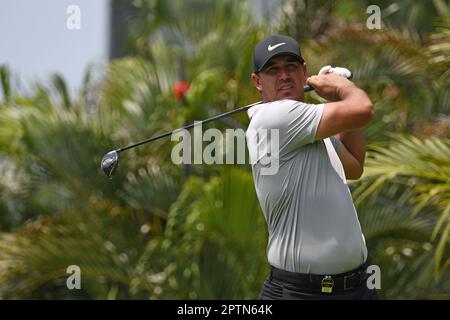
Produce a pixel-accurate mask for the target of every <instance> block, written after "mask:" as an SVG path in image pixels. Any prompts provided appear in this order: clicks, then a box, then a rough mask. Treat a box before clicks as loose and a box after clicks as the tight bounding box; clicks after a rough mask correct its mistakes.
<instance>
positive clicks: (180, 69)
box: [0, 0, 450, 299]
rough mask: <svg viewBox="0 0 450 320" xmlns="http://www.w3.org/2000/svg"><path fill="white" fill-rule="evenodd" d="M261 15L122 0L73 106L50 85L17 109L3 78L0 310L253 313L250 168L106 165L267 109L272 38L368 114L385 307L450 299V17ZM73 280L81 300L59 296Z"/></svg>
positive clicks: (4, 70)
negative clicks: (262, 81)
mask: <svg viewBox="0 0 450 320" xmlns="http://www.w3.org/2000/svg"><path fill="white" fill-rule="evenodd" d="M254 3H255V1H251V2H246V1H232V0H216V1H205V0H202V1H200V0H186V1H181V0H170V1H162V0H135V1H129V2H124V1H112V2H111V5H112V6H113V12H115V14H117V16H118V17H125V18H122V19H121V20H120V21H121V24H118V25H116V26H115V30H116V31H117V32H118V33H120V37H121V39H123V41H122V42H118V43H119V44H121V45H118V44H117V43H116V44H115V45H117V48H116V49H115V50H116V51H115V53H114V55H115V59H112V60H111V61H110V63H109V64H108V65H107V66H106V67H100V66H93V67H90V68H88V69H87V70H86V73H85V78H84V82H83V86H82V88H81V89H80V90H79V92H78V93H77V94H73V93H71V92H70V90H68V89H67V85H66V82H65V80H64V79H63V78H62V77H61V76H60V75H57V74H55V75H54V76H53V78H52V80H51V81H48V82H40V83H35V85H34V89H33V90H32V91H31V92H28V93H26V94H25V93H23V92H20V91H18V90H16V89H14V87H13V86H12V84H11V76H10V74H11V70H10V69H9V68H8V67H7V66H6V65H3V66H1V68H0V76H1V89H2V91H3V100H2V101H1V102H0V230H1V232H0V298H2V299H17V298H26V299H256V298H257V297H258V293H259V290H260V288H261V286H262V283H263V281H264V279H265V277H266V275H267V271H268V265H267V261H266V256H265V250H266V244H267V238H266V237H267V234H266V226H265V221H264V217H263V215H262V213H261V209H260V207H259V204H258V201H257V198H256V194H255V191H254V186H253V180H252V176H251V168H250V165H248V164H247V165H206V164H202V165H190V166H178V165H174V164H173V163H172V161H171V159H170V155H171V150H172V147H173V146H174V144H175V143H174V142H171V141H170V139H169V138H166V139H163V140H158V141H156V142H154V143H151V144H149V145H144V146H141V147H140V148H136V149H133V150H130V151H128V152H126V153H123V154H121V157H120V165H119V169H118V171H117V173H116V175H115V176H114V178H113V179H112V180H109V179H107V178H106V177H105V176H104V175H103V174H102V173H101V171H100V160H101V158H102V156H103V155H104V154H105V153H106V152H107V151H110V150H113V149H116V148H118V147H121V146H125V145H128V144H129V143H131V142H136V141H139V140H142V139H144V138H146V137H150V136H153V135H156V134H159V133H162V132H166V131H170V130H172V129H174V128H177V127H180V126H182V125H184V124H186V123H190V122H192V121H194V120H201V119H204V118H206V117H208V116H212V115H214V114H218V113H221V112H225V111H228V110H232V109H235V108H237V107H240V106H244V105H247V104H250V103H253V102H255V101H258V100H259V99H260V97H259V95H258V94H257V92H256V90H255V89H254V88H253V86H252V84H251V82H250V74H251V71H252V50H253V47H254V45H255V44H256V43H257V42H258V41H259V40H261V39H262V38H264V37H266V36H268V35H270V34H275V33H279V34H287V35H290V36H292V37H294V38H295V39H297V40H298V41H299V42H300V44H301V47H302V54H303V56H304V58H305V60H306V61H307V63H308V69H309V72H310V74H315V73H317V72H318V70H319V69H320V68H321V67H322V66H324V65H327V64H331V65H333V66H342V67H347V68H349V69H350V70H352V71H353V74H354V78H353V80H354V81H355V82H356V83H357V84H358V85H359V86H360V87H362V88H363V89H364V90H366V92H367V93H368V94H369V96H370V97H371V99H372V101H373V103H374V108H375V111H376V116H375V119H374V120H373V121H372V122H371V124H370V125H369V126H368V127H367V128H366V137H367V143H368V154H367V158H366V167H365V173H364V176H363V177H362V178H361V179H360V180H358V181H356V182H352V183H351V184H350V188H351V190H352V194H353V197H354V200H355V204H356V206H357V211H358V215H359V219H360V222H361V226H362V229H363V232H364V235H365V239H366V242H367V246H368V249H369V255H370V260H371V263H372V264H376V265H378V266H380V269H381V290H380V291H379V295H380V297H381V298H384V299H449V298H450V273H449V265H450V258H449V257H450V255H449V246H448V244H449V241H450V235H449V232H450V140H449V137H450V135H449V133H450V116H449V111H450V81H449V80H450V71H449V66H450V23H449V22H450V7H449V2H448V1H445V0H434V1H412V0H402V1H351V0H350V1H306V0H304V1H293V0H284V1H283V0H281V1H279V2H278V4H277V5H276V6H274V7H273V8H271V10H270V11H268V12H263V14H261V15H257V14H254V11H253V9H252V8H253V7H252V5H254ZM372 4H376V5H378V6H379V7H380V8H381V10H382V19H381V21H382V25H381V29H379V30H377V29H373V30H370V29H368V28H367V26H366V21H367V19H368V17H369V16H370V13H367V12H366V10H367V7H368V6H369V5H372ZM123 14H125V15H123ZM181 80H184V81H188V82H189V83H190V84H191V87H190V89H189V90H188V91H187V93H186V95H185V97H184V98H178V97H177V96H176V95H175V94H174V92H173V86H174V85H175V84H176V83H177V82H179V81H181ZM307 99H308V100H307V101H309V102H320V101H322V100H321V99H320V98H319V97H318V96H317V95H315V94H314V93H312V94H310V95H308V97H307ZM247 125H248V119H247V116H246V115H245V114H240V115H237V116H234V117H232V118H230V119H228V120H225V121H219V122H215V123H213V124H210V125H205V126H204V129H206V128H211V127H214V128H219V129H221V130H225V129H226V128H245V127H246V126H247ZM69 265H78V266H79V267H80V269H81V286H82V289H81V290H68V288H67V287H66V280H67V278H68V276H69V274H67V273H66V269H67V267H68V266H69Z"/></svg>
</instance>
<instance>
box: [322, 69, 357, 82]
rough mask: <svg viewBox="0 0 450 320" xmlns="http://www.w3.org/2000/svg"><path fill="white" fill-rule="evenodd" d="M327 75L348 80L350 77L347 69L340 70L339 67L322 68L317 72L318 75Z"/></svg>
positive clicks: (350, 73)
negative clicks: (332, 74) (334, 75)
mask: <svg viewBox="0 0 450 320" xmlns="http://www.w3.org/2000/svg"><path fill="white" fill-rule="evenodd" d="M327 73H334V74H337V75H339V76H342V77H345V78H347V79H348V78H350V77H351V75H352V72H351V71H350V70H348V69H347V68H341V67H334V68H333V67H332V66H325V67H322V69H320V71H319V75H321V74H327Z"/></svg>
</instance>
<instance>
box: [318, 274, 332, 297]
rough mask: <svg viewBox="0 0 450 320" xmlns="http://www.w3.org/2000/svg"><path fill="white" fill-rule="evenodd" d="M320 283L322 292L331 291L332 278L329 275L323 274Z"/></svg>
mask: <svg viewBox="0 0 450 320" xmlns="http://www.w3.org/2000/svg"><path fill="white" fill-rule="evenodd" d="M321 285H322V292H323V293H331V292H332V291H333V286H334V280H333V279H332V278H331V277H330V276H325V278H323V279H322V283H321Z"/></svg>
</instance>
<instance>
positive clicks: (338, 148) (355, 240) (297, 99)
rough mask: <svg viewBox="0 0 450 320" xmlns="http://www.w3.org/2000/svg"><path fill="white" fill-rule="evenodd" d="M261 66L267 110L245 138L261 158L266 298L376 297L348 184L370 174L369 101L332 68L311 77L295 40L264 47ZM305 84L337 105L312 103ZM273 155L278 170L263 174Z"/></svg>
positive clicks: (258, 82) (279, 39) (255, 111)
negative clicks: (365, 171)
mask: <svg viewBox="0 0 450 320" xmlns="http://www.w3.org/2000/svg"><path fill="white" fill-rule="evenodd" d="M253 58H254V72H253V73H252V75H251V79H252V81H253V83H254V85H255V87H256V89H257V90H258V91H259V92H260V94H261V96H262V99H263V103H262V104H259V105H256V106H254V107H252V108H250V109H249V110H248V115H249V117H250V119H251V120H250V124H249V127H248V130H247V133H246V134H247V144H248V147H249V150H250V149H252V150H255V149H257V150H258V152H257V153H253V154H250V159H252V158H253V160H254V161H252V171H253V179H254V183H255V188H256V193H257V196H258V199H259V202H260V205H261V207H262V210H263V213H264V216H265V219H266V222H267V227H268V233H269V239H268V246H267V259H268V262H269V264H270V273H269V276H268V278H267V279H266V281H265V282H264V285H263V287H262V290H261V293H260V296H259V298H260V299H376V296H377V294H376V290H375V289H373V290H370V289H369V288H368V287H367V284H366V279H367V277H368V274H367V273H366V268H367V248H366V244H365V240H364V236H363V234H362V232H361V226H360V224H359V221H358V217H357V214H356V210H355V207H354V204H353V201H352V197H351V194H350V191H349V188H348V186H347V184H346V179H358V178H359V177H360V176H361V175H362V172H363V166H364V156H365V139H364V131H363V129H362V128H363V127H364V126H365V125H367V124H368V123H369V121H370V120H371V119H372V116H373V110H372V103H371V101H370V99H369V97H368V96H367V94H366V93H365V92H364V91H363V90H361V89H359V88H358V87H357V86H356V85H355V84H354V83H353V82H351V81H350V80H348V79H347V78H345V77H344V76H342V75H345V72H347V73H348V72H349V71H348V70H347V69H344V68H331V67H330V66H327V67H325V68H322V69H323V70H321V72H320V73H321V74H319V75H317V76H312V77H308V74H307V65H306V62H305V61H304V60H303V58H302V55H301V52H300V47H299V45H298V43H297V42H296V41H295V40H294V39H292V38H290V37H287V36H280V35H276V36H271V37H269V38H267V39H265V40H263V41H262V42H260V43H258V44H257V45H256V47H255V48H254V53H253ZM342 71H344V74H342ZM336 73H338V74H341V75H338V74H336ZM305 84H307V85H310V86H311V87H313V88H314V90H315V91H316V93H317V94H318V95H319V96H321V97H322V98H324V99H326V100H327V101H329V102H327V103H324V104H307V103H305V102H304V91H303V86H304V85H305ZM273 130H276V132H277V134H259V132H269V131H270V132H273ZM250 132H252V134H250ZM273 139H278V141H277V143H276V144H274V143H273V142H275V141H272V140H273ZM277 144H278V150H271V148H270V147H271V146H272V145H277ZM255 146H257V148H255ZM251 147H252V148H251ZM261 150H262V152H261ZM270 157H276V158H277V160H278V164H279V167H278V170H277V172H276V173H272V174H267V173H266V174H264V168H265V167H267V166H268V161H267V158H270Z"/></svg>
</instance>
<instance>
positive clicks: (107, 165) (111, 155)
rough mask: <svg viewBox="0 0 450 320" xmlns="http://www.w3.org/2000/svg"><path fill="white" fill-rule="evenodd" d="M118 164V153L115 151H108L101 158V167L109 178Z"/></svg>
mask: <svg viewBox="0 0 450 320" xmlns="http://www.w3.org/2000/svg"><path fill="white" fill-rule="evenodd" d="M118 165H119V155H118V153H117V151H115V150H114V151H110V152H108V153H107V154H105V155H104V156H103V158H102V163H101V168H102V171H103V173H104V174H105V175H106V176H107V177H108V178H111V177H112V175H113V174H114V172H116V169H117V166H118Z"/></svg>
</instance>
